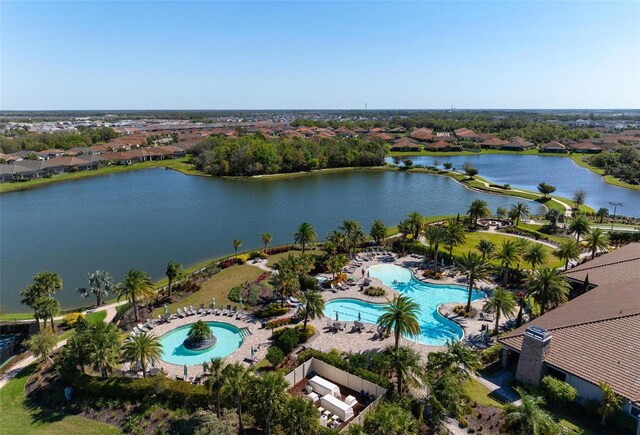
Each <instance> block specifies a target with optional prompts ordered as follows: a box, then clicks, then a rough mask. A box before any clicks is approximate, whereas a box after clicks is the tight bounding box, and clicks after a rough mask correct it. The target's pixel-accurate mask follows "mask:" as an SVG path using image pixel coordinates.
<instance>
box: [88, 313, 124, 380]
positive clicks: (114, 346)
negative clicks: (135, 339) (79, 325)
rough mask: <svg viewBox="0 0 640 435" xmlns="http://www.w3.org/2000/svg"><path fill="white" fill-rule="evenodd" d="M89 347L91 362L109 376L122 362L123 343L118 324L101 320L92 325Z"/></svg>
mask: <svg viewBox="0 0 640 435" xmlns="http://www.w3.org/2000/svg"><path fill="white" fill-rule="evenodd" d="M87 347H88V349H87V350H88V357H89V358H88V359H89V362H90V363H91V364H92V365H93V368H94V369H95V370H99V371H100V373H101V374H102V376H103V377H107V376H108V375H109V374H110V373H111V370H112V368H113V367H114V366H115V365H117V364H118V363H119V362H120V353H121V350H122V344H121V338H120V332H119V331H118V328H117V327H116V325H115V324H113V323H103V322H100V323H96V324H95V325H94V326H92V334H91V335H90V337H89V343H88V344H87Z"/></svg>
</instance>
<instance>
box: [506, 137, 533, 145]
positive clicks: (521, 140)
mask: <svg viewBox="0 0 640 435" xmlns="http://www.w3.org/2000/svg"><path fill="white" fill-rule="evenodd" d="M509 143H510V144H512V145H517V146H521V147H530V146H533V143H532V142H529V141H528V140H526V139H524V138H522V137H520V136H514V137H512V138H509Z"/></svg>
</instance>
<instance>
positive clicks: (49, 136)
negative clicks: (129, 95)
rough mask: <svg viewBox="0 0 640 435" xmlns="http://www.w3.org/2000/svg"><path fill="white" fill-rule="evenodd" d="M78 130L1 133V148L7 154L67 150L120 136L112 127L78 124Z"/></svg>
mask: <svg viewBox="0 0 640 435" xmlns="http://www.w3.org/2000/svg"><path fill="white" fill-rule="evenodd" d="M77 129H78V131H77V132H62V131H60V132H54V133H36V134H31V133H28V132H27V131H25V132H24V134H21V135H18V136H15V137H8V136H6V135H0V150H1V151H2V152H3V153H5V154H10V153H15V152H17V151H21V150H28V151H43V150H46V149H53V148H57V149H62V150H67V149H69V148H75V147H89V146H91V145H95V144H98V143H103V142H108V141H110V140H111V139H115V138H117V137H118V136H120V135H119V134H118V132H116V131H115V130H114V129H112V128H111V127H86V126H78V127H77Z"/></svg>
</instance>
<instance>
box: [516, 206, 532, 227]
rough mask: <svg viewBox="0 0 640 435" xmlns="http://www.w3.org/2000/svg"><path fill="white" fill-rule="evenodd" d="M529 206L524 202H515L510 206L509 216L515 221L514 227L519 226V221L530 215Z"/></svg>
mask: <svg viewBox="0 0 640 435" xmlns="http://www.w3.org/2000/svg"><path fill="white" fill-rule="evenodd" d="M530 213H531V212H530V210H529V206H528V205H527V204H525V203H524V202H517V203H515V204H514V205H512V206H511V215H512V216H513V217H514V218H515V219H516V226H518V225H520V219H522V218H526V217H527V216H529V215H530Z"/></svg>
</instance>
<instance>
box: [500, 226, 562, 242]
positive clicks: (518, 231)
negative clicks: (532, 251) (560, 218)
mask: <svg viewBox="0 0 640 435" xmlns="http://www.w3.org/2000/svg"><path fill="white" fill-rule="evenodd" d="M498 231H500V232H501V233H508V234H515V235H518V236H525V237H531V238H532V239H535V240H544V241H546V242H549V241H550V240H549V237H547V236H546V235H544V234H542V233H541V232H539V231H535V230H529V229H526V228H515V227H507V228H500V229H499V230H498Z"/></svg>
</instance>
